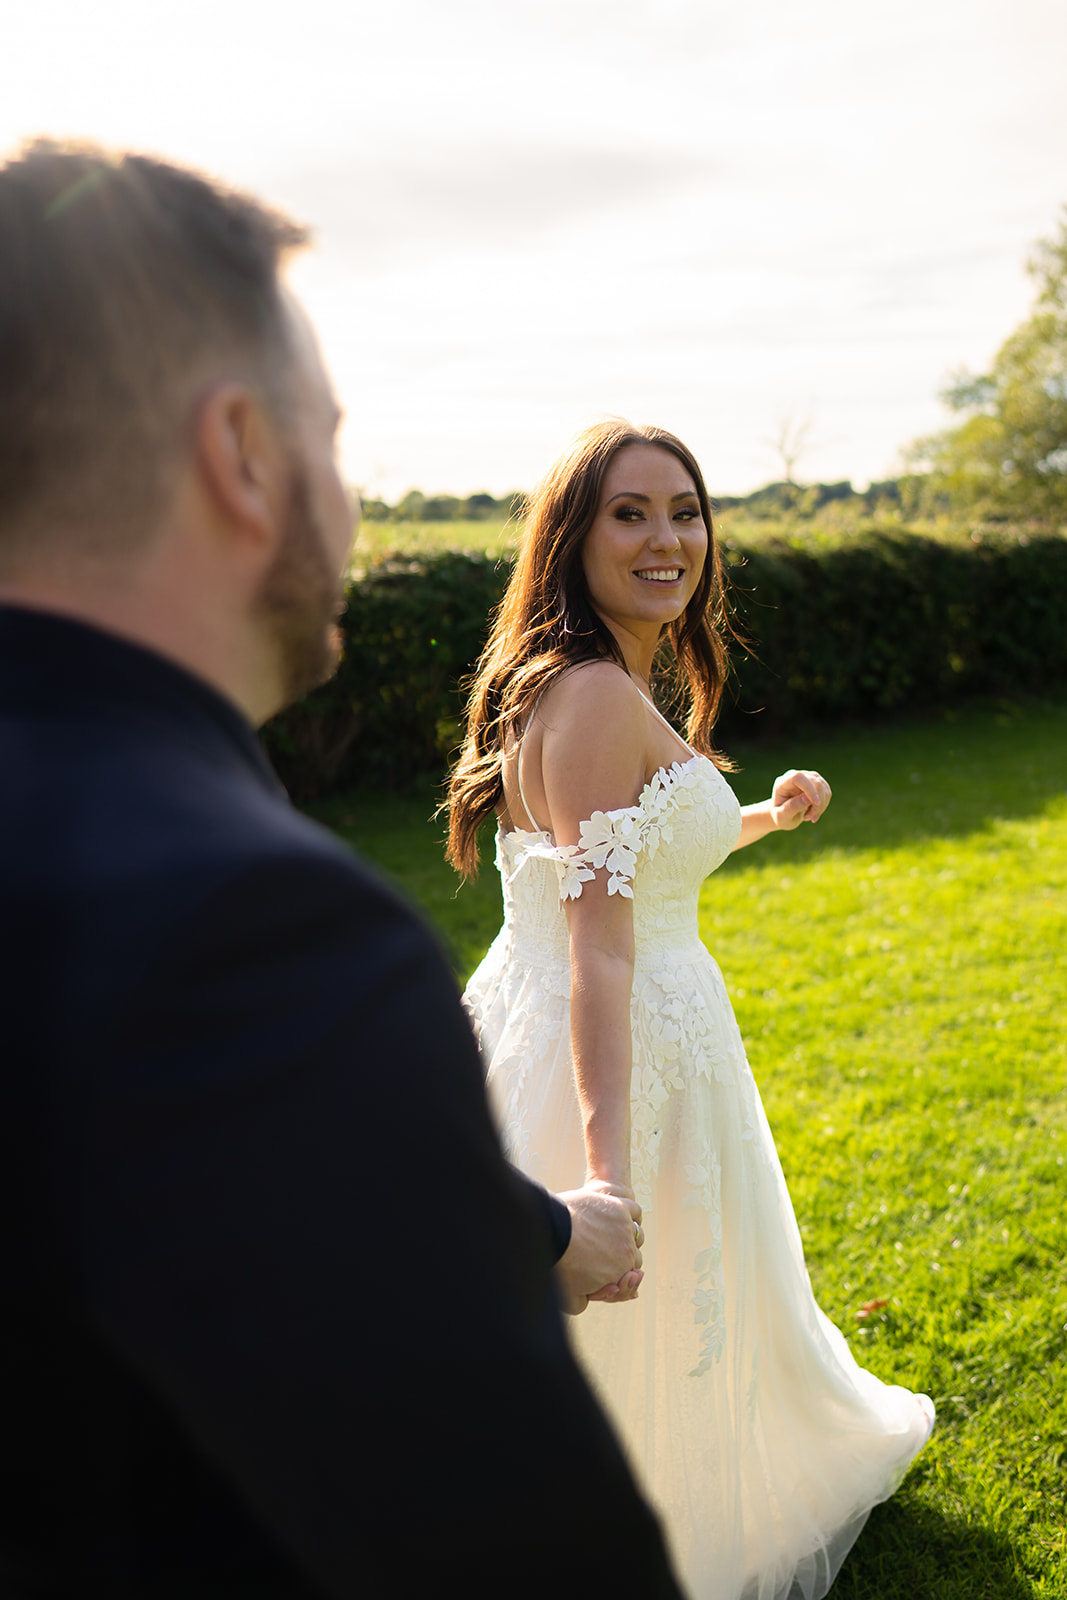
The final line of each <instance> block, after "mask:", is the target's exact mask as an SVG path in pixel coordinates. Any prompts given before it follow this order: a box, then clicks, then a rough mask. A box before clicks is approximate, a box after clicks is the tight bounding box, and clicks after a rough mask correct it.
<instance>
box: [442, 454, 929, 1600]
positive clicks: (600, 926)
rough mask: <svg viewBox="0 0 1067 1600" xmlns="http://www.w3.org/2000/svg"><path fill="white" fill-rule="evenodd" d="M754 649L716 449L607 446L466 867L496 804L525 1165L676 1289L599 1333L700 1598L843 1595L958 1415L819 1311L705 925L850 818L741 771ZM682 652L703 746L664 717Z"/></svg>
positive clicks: (568, 527)
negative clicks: (731, 704) (756, 791)
mask: <svg viewBox="0 0 1067 1600" xmlns="http://www.w3.org/2000/svg"><path fill="white" fill-rule="evenodd" d="M728 633H729V624H728V621H727V614H726V608H725V601H724V597H723V591H722V574H721V569H720V568H719V564H718V559H717V555H716V550H715V540H714V530H713V527H712V521H711V516H710V512H709V508H708V503H707V495H706V492H705V489H704V484H703V480H702V478H701V475H700V470H699V468H698V466H697V464H696V462H695V461H694V460H693V458H692V456H691V454H690V453H689V451H688V450H686V448H685V446H684V445H682V444H680V442H679V441H678V440H677V439H675V438H674V437H673V436H672V435H671V434H668V433H664V432H663V431H661V430H659V429H641V430H637V429H633V428H629V427H628V426H627V425H625V424H618V423H612V424H606V425H603V426H601V427H598V428H594V429H591V430H590V431H589V432H588V433H586V434H584V435H583V436H582V437H581V438H580V439H579V441H578V443H577V444H576V446H575V447H574V449H573V450H572V451H571V452H570V453H569V455H567V456H566V457H564V459H563V460H562V461H561V462H560V463H559V464H558V465H557V467H555V468H554V469H553V471H552V472H550V473H549V475H548V477H547V478H546V479H545V481H544V483H543V484H542V486H541V488H540V490H539V491H538V492H537V493H536V494H535V495H534V497H533V501H532V505H531V511H530V517H529V521H528V524H527V528H526V531H525V534H524V539H523V546H522V549H521V551H520V555H519V560H518V563H517V565H516V569H515V575H514V578H513V580H512V584H511V586H510V588H509V591H508V594H507V596H506V597H505V600H504V602H503V604H502V606H501V610H500V613H499V616H498V618H497V622H496V626H495V628H494V632H493V637H492V639H491V640H490V643H489V646H488V648H487V651H486V655H485V657H484V660H483V665H482V668H481V671H480V674H479V676H478V679H477V682H476V684H475V690H474V694H473V696H472V701H471V713H470V727H469V732H468V737H467V743H466V745H465V747H464V751H463V755H462V757H461V760H460V763H459V765H458V766H457V768H456V772H455V774H454V776H453V780H452V785H451V794H450V802H451V839H450V852H451V859H452V861H453V863H454V864H456V865H458V866H460V867H461V868H465V869H466V870H468V871H470V870H472V868H473V865H474V848H475V841H474V833H473V828H474V827H475V826H476V821H477V820H478V819H480V818H481V817H482V816H484V815H485V814H486V813H487V812H488V811H489V810H495V811H496V814H497V817H498V821H499V837H498V863H499V866H500V870H501V876H502V878H503V883H504V926H503V928H502V929H501V931H500V934H499V935H498V937H497V939H496V940H495V941H494V943H493V946H492V948H491V949H490V951H489V953H488V954H487V956H486V958H485V960H484V961H483V962H482V964H481V966H480V967H479V969H478V971H477V972H476V973H475V975H474V977H473V978H472V979H471V981H470V984H469V985H468V988H467V992H466V996H465V998H466V1003H467V1005H468V1008H469V1010H470V1013H471V1016H472V1019H473V1021H474V1024H475V1027H476V1030H477V1032H478V1035H479V1039H480V1042H481V1045H482V1050H483V1055H484V1057H485V1061H486V1065H487V1069H488V1083H489V1089H490V1094H491V1097H492V1099H493V1101H494V1104H495V1107H496V1110H497V1114H498V1117H499V1120H500V1123H501V1126H502V1129H503V1132H504V1135H505V1138H506V1141H507V1143H508V1146H509V1149H510V1152H511V1155H512V1158H513V1159H514V1160H515V1161H516V1162H517V1164H518V1165H520V1166H521V1167H523V1168H524V1170H525V1171H526V1172H527V1173H529V1174H530V1175H531V1176H532V1177H535V1178H537V1179H538V1180H540V1181H541V1182H543V1183H545V1184H547V1185H548V1186H549V1187H550V1188H553V1189H555V1190H557V1191H567V1190H570V1189H574V1188H576V1187H577V1186H579V1185H580V1184H582V1183H583V1182H584V1183H585V1184H593V1185H597V1186H599V1187H600V1188H601V1189H603V1190H606V1191H608V1192H610V1193H614V1194H621V1195H625V1196H633V1195H636V1198H637V1200H638V1202H639V1203H640V1205H641V1207H642V1209H643V1213H644V1220H645V1225H646V1227H647V1231H648V1236H647V1243H646V1245H645V1257H644V1260H643V1269H644V1270H643V1272H642V1271H640V1270H634V1271H631V1272H629V1273H627V1274H626V1276H625V1277H624V1278H623V1279H622V1280H621V1281H620V1282H619V1283H617V1284H605V1285H603V1286H602V1287H601V1288H600V1289H598V1290H597V1291H596V1292H595V1293H594V1294H592V1295H591V1296H590V1297H589V1298H590V1299H592V1300H597V1301H600V1302H601V1304H598V1305H596V1306H595V1307H593V1309H592V1310H590V1311H589V1312H588V1314H587V1315H586V1316H584V1317H583V1318H582V1321H581V1322H580V1323H577V1324H576V1325H575V1326H576V1329H577V1334H576V1343H577V1345H578V1347H579V1351H580V1353H581V1355H582V1358H583V1360H584V1361H585V1363H586V1365H587V1368H588V1371H589V1375H590V1376H591V1378H592V1380H593V1382H594V1385H595V1386H596V1387H597V1389H598V1390H599V1392H600V1395H601V1398H602V1399H603V1401H604V1403H605V1406H606V1408H607V1409H608V1411H609V1413H610V1414H611V1415H612V1416H613V1418H614V1420H615V1422H616V1425H617V1426H618V1428H619V1430H620V1433H621V1434H622V1435H623V1437H624V1439H625V1441H626V1444H627V1446H628V1448H629V1451H630V1454H631V1458H632V1461H633V1463H634V1465H635V1467H636V1468H637V1470H638V1472H639V1473H640V1474H643V1476H644V1480H645V1487H646V1489H647V1492H648V1494H649V1496H650V1498H651V1499H652V1500H653V1502H654V1503H655V1504H656V1505H657V1506H658V1508H659V1510H660V1512H661V1514H662V1515H663V1517H664V1521H665V1523H666V1526H667V1531H668V1534H669V1537H670V1541H671V1544H672V1546H673V1553H674V1557H675V1560H676V1562H677V1564H678V1568H679V1572H680V1575H681V1577H682V1580H683V1586H684V1587H685V1588H686V1590H687V1592H688V1593H689V1594H691V1595H692V1596H693V1597H694V1600H713V1597H714V1600H741V1597H742V1596H744V1597H745V1600H749V1597H751V1600H757V1597H758V1600H786V1596H790V1597H796V1596H798V1595H799V1596H803V1597H804V1600H819V1597H821V1596H822V1595H824V1594H825V1593H826V1591H827V1589H828V1588H829V1586H830V1584H831V1583H832V1581H833V1579H834V1577H835V1575H836V1573H837V1570H838V1568H839V1566H840V1564H841V1562H842V1560H843V1559H844V1557H845V1555H846V1554H847V1552H848V1549H849V1548H850V1546H851V1544H852V1542H853V1541H854V1539H855V1538H856V1536H857V1534H858V1533H859V1531H860V1529H861V1528H862V1526H863V1523H864V1521H865V1519H866V1517H867V1514H868V1512H869V1510H870V1508H871V1506H872V1505H874V1504H875V1503H877V1502H878V1501H879V1500H883V1499H885V1498H886V1496H887V1495H889V1494H891V1493H892V1492H893V1489H894V1488H895V1487H896V1484H897V1483H898V1481H899V1479H900V1476H901V1474H902V1473H903V1472H904V1470H905V1468H906V1467H907V1465H908V1464H909V1462H910V1461H911V1460H912V1458H913V1457H914V1456H915V1455H916V1454H917V1452H918V1451H919V1449H921V1447H922V1445H923V1444H924V1443H925V1442H926V1439H927V1437H928V1435H929V1432H930V1428H931V1426H932V1422H933V1407H932V1405H931V1403H930V1401H929V1400H928V1399H927V1398H926V1397H925V1396H916V1395H913V1394H911V1393H909V1392H908V1391H907V1390H904V1389H900V1388H893V1387H889V1386H886V1385H884V1384H882V1383H880V1382H879V1380H878V1379H877V1378H875V1377H873V1376H872V1375H871V1374H870V1373H868V1372H864V1371H862V1370H861V1369H860V1368H859V1367H858V1366H857V1365H856V1362H855V1361H854V1359H853V1358H852V1356H851V1354H850V1352H849V1350H848V1346H847V1345H846V1343H845V1341H844V1339H843V1338H842V1336H841V1334H840V1333H839V1332H838V1331H837V1329H836V1328H834V1327H833V1326H832V1325H831V1324H830V1323H829V1322H828V1321H827V1319H826V1318H825V1317H824V1316H823V1314H822V1312H821V1311H820V1310H819V1308H818V1306H817V1305H816V1304H815V1301H814V1299H813V1298H812V1293H811V1286H810V1284H809V1281H808V1276H807V1272H806V1269H805V1265H804V1257H803V1252H802V1249H801V1244H800V1237H799V1233H798V1231H797V1226H796V1222H795V1220H794V1217H793V1212H792V1207H791V1205H790V1201H789V1196H788V1193H787V1192H786V1188H785V1182H784V1179H783V1177H782V1171H781V1167H780V1165H779V1163H778V1157H777V1154H776V1152H775V1148H774V1143H773V1141H772V1138H771V1134H770V1130H769V1127H768V1125H767V1120H766V1118H765V1116H764V1114H763V1108H762V1105H761V1103H760V1098H759V1093H758V1091H757V1089H756V1085H755V1083H754V1081H753V1078H752V1073H751V1071H750V1069H749V1066H748V1063H747V1061H746V1059H745V1053H744V1047H743V1045H742V1043H741V1038H740V1035H739V1033H738V1030H737V1025H736V1022H735V1021H734V1017H733V1013H732V1011H731V1009H730V1003H729V1000H728V998H727V994H726V989H725V985H724V983H723V979H722V975H721V974H720V972H719V969H718V967H717V966H716V964H715V962H714V961H713V960H712V958H711V956H710V955H709V953H708V951H707V950H706V949H705V948H704V946H703V944H702V943H701V941H700V938H699V934H698V931H697V896H698V893H699V889H700V884H701V882H702V880H703V878H704V877H706V876H707V874H708V873H710V872H712V871H714V869H715V868H716V867H717V866H719V865H720V864H721V862H722V861H723V860H724V859H725V858H726V857H727V856H728V855H729V854H730V852H731V851H732V850H735V849H737V848H738V847H739V846H741V845H746V844H750V843H752V842H754V841H755V840H757V839H759V838H761V837H763V836H764V835H765V834H767V833H770V832H772V831H775V830H788V829H792V828H795V827H797V826H798V825H799V824H800V823H801V822H803V821H805V820H807V821H810V822H815V821H817V820H818V818H819V817H820V816H821V814H822V812H823V811H824V810H825V808H826V806H827V804H828V803H829V799H830V790H829V786H828V785H827V783H826V782H825V780H824V779H823V778H821V777H820V776H819V774H818V773H816V772H796V771H793V772H788V773H785V774H784V775H783V776H782V777H780V778H778V779H777V781H776V782H775V784H774V786H773V791H772V794H771V796H770V798H769V799H767V800H765V801H763V802H761V803H759V804H756V805H751V806H746V807H744V808H742V807H740V806H739V805H738V803H737V800H736V799H735V797H734V795H733V792H732V791H731V789H730V788H729V786H728V785H727V783H726V781H725V779H724V778H723V775H722V771H721V770H720V768H721V767H722V766H724V765H726V763H725V762H724V761H723V760H722V758H720V757H713V758H712V759H709V755H711V756H713V752H712V746H711V735H712V728H713V723H714V717H715V710H716V706H717V704H718V699H719V696H720V694H721V690H722V682H723V675H724V671H725V637H727V636H728ZM672 647H673V652H674V654H675V656H676V657H677V660H678V663H679V665H680V667H681V669H682V673H683V676H684V677H685V679H686V681H687V683H688V685H689V688H690V697H691V702H692V710H691V715H690V719H689V724H688V734H689V742H688V743H687V742H686V741H684V740H683V739H682V738H681V737H680V736H679V734H678V733H677V732H676V731H675V730H674V728H673V727H671V725H670V724H669V723H668V722H667V721H666V720H665V719H664V717H663V716H662V715H661V714H660V712H659V711H658V709H657V708H656V706H655V704H654V695H653V690H652V683H651V678H652V670H653V665H654V663H655V662H656V659H657V656H658V655H659V653H660V652H661V650H662V651H663V652H664V653H665V654H666V653H667V652H669V651H670V650H671V649H672ZM643 1238H644V1236H643V1235H642V1236H640V1237H639V1240H638V1242H639V1243H641V1242H642V1241H643ZM639 1288H640V1289H641V1297H640V1300H639V1302H638V1303H637V1304H636V1305H633V1304H623V1302H628V1301H633V1300H635V1299H636V1298H637V1292H638V1289H639ZM587 1304H588V1302H587V1301H586V1300H585V1299H583V1300H582V1302H581V1303H580V1304H576V1305H572V1306H571V1307H570V1309H571V1310H572V1311H574V1312H579V1311H585V1310H586V1308H587Z"/></svg>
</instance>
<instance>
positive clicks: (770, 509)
mask: <svg viewBox="0 0 1067 1600" xmlns="http://www.w3.org/2000/svg"><path fill="white" fill-rule="evenodd" d="M923 488H924V480H923V477H922V475H921V474H914V475H911V476H908V477H902V478H887V479H886V480H885V481H884V482H883V483H872V484H871V485H870V487H869V488H867V489H865V490H863V491H862V492H859V491H857V490H855V489H853V487H852V484H851V482H850V481H849V480H848V479H847V478H845V479H843V480H842V481H841V482H840V483H811V484H799V483H790V482H783V483H768V484H766V485H765V487H764V488H762V489H756V490H755V491H754V492H753V493H752V494H746V495H730V494H728V495H720V496H719V497H718V498H715V497H713V498H712V502H711V504H712V510H713V511H716V512H720V511H738V510H739V511H743V512H744V514H745V515H746V516H747V517H752V518H756V519H759V518H768V519H774V520H777V519H779V518H781V517H782V516H792V517H814V516H816V515H817V514H818V513H819V512H821V511H823V510H824V509H825V507H827V506H828V505H831V504H835V505H837V506H839V507H840V509H841V510H842V511H846V512H851V513H853V514H854V515H856V516H859V517H863V516H877V517H883V518H884V517H885V516H886V515H887V514H888V515H890V516H892V515H893V514H894V513H896V514H899V515H902V516H911V515H914V514H915V512H916V511H917V510H918V509H919V507H920V505H921V503H922V501H923ZM525 504H526V496H525V495H524V494H523V493H522V491H521V490H518V489H516V490H514V491H513V492H512V493H510V494H505V495H502V496H501V497H500V498H499V499H496V498H495V497H494V496H493V495H491V494H485V493H484V492H483V493H480V494H470V495H467V496H466V497H465V498H461V497H460V496H459V495H454V494H433V495H427V494H423V493H422V491H421V489H409V490H408V492H407V494H406V495H404V497H403V499H402V500H398V501H397V503H396V505H395V506H391V505H389V503H388V501H385V500H375V499H369V498H368V499H365V500H364V501H363V515H364V517H365V518H366V520H367V521H368V522H507V521H509V520H511V519H512V518H515V519H516V520H521V518H522V515H523V509H524V507H525Z"/></svg>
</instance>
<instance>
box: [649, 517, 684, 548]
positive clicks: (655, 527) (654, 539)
mask: <svg viewBox="0 0 1067 1600" xmlns="http://www.w3.org/2000/svg"><path fill="white" fill-rule="evenodd" d="M648 542H649V544H650V545H651V546H652V549H653V550H680V549H681V548H682V541H681V539H679V537H678V529H677V528H676V527H675V526H674V523H673V521H672V520H671V518H670V517H669V516H666V515H664V516H662V517H654V518H653V521H652V528H651V530H650V532H649V536H648Z"/></svg>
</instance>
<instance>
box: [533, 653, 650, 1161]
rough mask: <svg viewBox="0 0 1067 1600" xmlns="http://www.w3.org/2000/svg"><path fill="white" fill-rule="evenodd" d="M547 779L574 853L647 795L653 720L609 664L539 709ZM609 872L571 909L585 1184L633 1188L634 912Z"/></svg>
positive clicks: (548, 796)
mask: <svg viewBox="0 0 1067 1600" xmlns="http://www.w3.org/2000/svg"><path fill="white" fill-rule="evenodd" d="M538 720H539V722H540V723H541V724H542V728H543V738H542V743H541V776H542V778H543V780H544V795H545V803H546V806H547V809H548V813H549V823H550V827H551V830H552V834H553V837H554V839H555V841H556V843H557V844H561V845H562V844H577V843H579V840H580V831H581V824H582V823H583V822H588V821H589V820H590V819H591V818H592V816H593V814H594V812H596V811H612V810H616V809H619V808H622V807H625V806H632V805H633V804H634V803H635V802H636V800H637V798H638V796H639V795H640V793H641V790H642V788H643V787H644V781H645V770H646V765H647V751H646V749H645V745H646V743H647V740H648V718H647V715H646V712H645V709H644V704H643V702H642V700H641V698H640V696H639V695H638V693H637V690H636V689H635V688H634V686H633V684H632V683H631V681H630V680H629V679H628V678H627V677H626V675H625V674H624V673H623V672H621V671H620V670H619V669H618V668H617V667H614V666H612V665H611V664H610V663H608V662H602V663H595V664H592V665H590V666H588V667H583V668H581V669H579V670H578V671H575V672H573V673H569V674H567V675H566V676H565V677H564V678H562V679H561V680H560V681H559V683H558V684H555V685H553V687H552V689H551V690H550V691H549V693H548V694H547V695H546V696H545V699H544V700H543V701H542V706H541V710H540V711H539V713H538ZM609 877H610V873H609V872H608V870H606V869H602V870H601V871H599V872H597V873H596V876H595V877H594V878H593V879H591V880H588V881H586V882H584V883H583V884H582V889H581V894H580V895H579V896H578V898H577V899H571V900H568V901H567V902H566V914H567V924H568V929H569V933H570V954H571V1051H572V1057H573V1062H574V1085H575V1090H576V1093H577V1096H578V1103H579V1106H580V1107H581V1114H582V1127H583V1133H584V1137H585V1151H586V1178H587V1180H589V1179H601V1180H602V1181H603V1182H606V1183H610V1184H616V1185H620V1186H622V1187H623V1188H625V1189H627V1190H628V1189H629V1187H630V1068H631V1053H632V1047H631V1038H630V993H631V990H632V988H633V970H634V934H633V903H632V901H631V900H630V899H629V898H627V896H626V895H625V894H623V893H619V892H616V893H614V894H611V893H609V892H608V879H609Z"/></svg>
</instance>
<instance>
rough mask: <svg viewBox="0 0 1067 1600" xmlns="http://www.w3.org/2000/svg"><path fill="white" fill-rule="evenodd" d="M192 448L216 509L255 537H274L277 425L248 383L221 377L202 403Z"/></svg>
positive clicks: (260, 539) (277, 487)
mask: <svg viewBox="0 0 1067 1600" xmlns="http://www.w3.org/2000/svg"><path fill="white" fill-rule="evenodd" d="M195 430H196V431H195V441H194V454H195V458H196V464H197V467H198V468H199V472H200V477H201V482H202V484H203V487H204V489H205V490H206V492H207V493H208V495H209V496H210V498H211V499H212V500H213V501H214V502H215V504H216V506H217V507H218V509H219V511H220V512H221V513H222V514H223V516H224V517H225V518H226V519H227V520H228V521H229V522H231V523H233V524H236V525H237V526H239V527H240V528H242V529H243V530H244V532H245V533H246V534H248V535H251V537H252V538H253V539H254V540H255V541H256V542H257V543H261V542H265V543H268V544H270V543H273V538H274V532H275V527H276V522H277V509H278V505H279V491H280V489H281V484H280V474H279V469H280V466H281V462H282V452H281V449H280V442H279V439H278V434H277V428H276V426H275V424H274V423H273V421H272V419H271V418H270V416H269V415H268V413H267V412H266V411H265V410H264V407H263V403H262V401H261V400H260V399H259V398H258V396H257V395H256V394H254V393H253V391H252V390H251V389H249V388H248V387H247V386H246V385H244V384H240V383H220V384H218V385H217V386H216V387H215V388H214V389H212V390H211V391H210V393H209V394H208V395H207V396H206V397H205V399H204V400H203V401H202V403H201V405H200V409H199V411H198V413H197V417H196V423H195Z"/></svg>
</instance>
